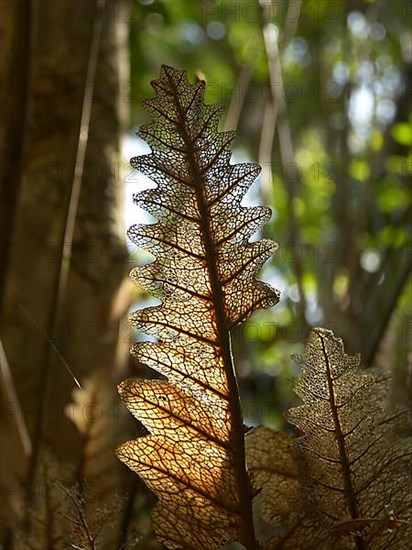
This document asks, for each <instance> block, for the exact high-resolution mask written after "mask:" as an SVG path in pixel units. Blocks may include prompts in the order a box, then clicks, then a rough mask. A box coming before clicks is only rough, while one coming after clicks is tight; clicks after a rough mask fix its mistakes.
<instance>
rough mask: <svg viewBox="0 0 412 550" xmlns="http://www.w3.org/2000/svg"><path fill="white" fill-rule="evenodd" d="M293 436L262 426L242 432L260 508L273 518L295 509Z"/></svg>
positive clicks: (296, 483) (296, 485)
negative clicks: (244, 435) (258, 494)
mask: <svg viewBox="0 0 412 550" xmlns="http://www.w3.org/2000/svg"><path fill="white" fill-rule="evenodd" d="M292 443H293V438H292V437H291V436H288V435H286V434H284V433H281V432H276V431H274V430H271V429H270V428H266V427H264V426H258V427H257V428H254V429H253V430H251V431H250V432H248V434H247V435H246V457H247V463H248V467H249V471H250V472H251V473H252V475H253V485H254V487H255V489H256V490H258V491H261V495H260V512H261V514H262V517H263V519H265V520H266V521H268V522H274V521H276V520H279V519H282V518H288V517H289V516H290V514H292V513H294V512H295V511H297V509H298V504H299V497H300V494H299V493H300V484H299V479H298V465H297V461H296V457H295V453H294V451H293V448H292Z"/></svg>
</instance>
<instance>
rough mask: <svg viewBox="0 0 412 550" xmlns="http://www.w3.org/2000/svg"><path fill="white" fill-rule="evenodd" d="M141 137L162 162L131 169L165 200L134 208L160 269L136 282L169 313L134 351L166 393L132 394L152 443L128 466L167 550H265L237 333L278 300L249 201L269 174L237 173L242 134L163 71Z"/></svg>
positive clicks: (200, 90) (261, 214)
mask: <svg viewBox="0 0 412 550" xmlns="http://www.w3.org/2000/svg"><path fill="white" fill-rule="evenodd" d="M153 87H154V89H155V90H156V94H157V95H156V97H155V98H154V99H150V100H146V101H145V102H144V106H145V108H146V110H147V111H148V113H149V114H150V115H151V117H152V123H151V124H150V125H148V126H145V127H143V128H141V130H140V132H139V135H140V136H141V137H142V138H143V139H145V140H146V141H147V142H148V143H149V145H150V146H151V149H152V153H151V154H149V155H143V156H140V157H137V158H134V159H132V161H131V164H132V165H133V166H134V167H135V168H137V169H138V170H139V171H141V172H142V173H143V174H145V175H147V176H148V177H150V178H151V179H152V180H153V181H154V182H155V183H156V184H157V188H156V189H150V190H148V191H144V192H143V193H140V194H139V195H138V196H137V198H136V203H137V204H138V205H139V206H142V207H143V208H145V209H146V210H147V211H148V212H150V213H151V214H153V215H154V216H155V217H156V218H157V219H158V222H157V223H155V224H153V225H146V226H134V227H132V228H131V229H130V231H129V236H130V237H131V239H132V240H133V241H134V242H136V243H137V244H138V245H139V246H141V247H143V248H144V249H146V250H148V251H149V252H151V253H152V254H153V255H154V256H155V257H156V260H155V261H154V262H153V263H151V264H149V265H146V266H144V267H141V268H137V269H135V270H134V271H133V272H132V278H133V279H134V280H135V281H136V282H137V283H138V284H139V285H141V286H143V287H144V288H146V289H147V290H149V291H150V292H151V293H152V294H154V295H155V296H157V297H159V298H161V299H162V304H161V305H160V306H156V307H151V308H147V309H144V310H142V311H138V312H136V313H134V314H133V315H132V316H131V321H132V323H133V324H134V325H135V326H137V327H138V328H139V329H140V330H142V331H143V332H145V333H146V334H149V335H152V336H154V337H155V338H156V339H157V340H158V341H157V342H156V343H154V342H144V343H141V344H138V345H136V346H134V347H133V350H132V351H133V353H134V354H135V355H136V356H137V358H138V359H139V361H141V362H143V363H146V364H147V365H148V366H150V367H152V368H153V369H155V370H156V371H157V372H158V373H160V374H162V375H164V376H165V377H166V378H167V380H146V381H138V380H128V381H126V382H124V383H123V384H121V386H120V394H121V397H122V400H123V402H124V403H125V405H126V406H127V408H128V409H129V410H130V411H131V412H132V413H133V414H134V416H135V417H136V418H137V419H139V420H140V421H141V422H142V423H143V424H144V426H145V427H146V428H147V429H148V430H149V432H150V435H148V436H145V437H141V438H138V439H137V440H135V441H130V442H128V443H125V444H124V445H122V446H121V447H120V448H119V450H118V455H119V458H120V459H121V460H123V461H124V462H125V463H126V464H127V465H128V466H129V467H130V468H132V469H133V470H135V471H136V472H137V473H138V474H139V475H140V476H141V477H142V479H143V480H144V481H145V482H146V484H147V485H148V486H149V487H150V488H151V489H152V490H153V491H154V492H155V494H156V495H157V496H158V499H159V500H158V504H157V506H156V508H155V511H154V513H153V525H154V529H155V532H156V533H157V536H158V538H159V540H160V541H162V542H163V543H164V544H165V545H166V546H167V547H168V548H170V549H184V550H189V549H193V550H199V549H200V548H202V549H205V550H213V549H218V548H220V547H221V546H223V545H224V544H225V543H227V542H229V541H232V540H238V541H240V542H242V543H243V544H244V545H245V546H247V548H249V549H253V548H257V545H256V541H255V537H254V532H253V521H252V506H251V500H252V496H251V487H250V482H249V478H248V474H247V471H246V467H245V457H244V437H243V433H244V431H243V424H242V417H241V412H240V405H239V397H238V391H237V384H236V378H235V374H234V370H233V364H232V357H231V349H230V339H229V330H230V329H231V328H232V327H234V326H235V325H236V324H238V323H240V322H241V321H242V320H244V319H245V318H247V317H248V316H249V315H250V314H251V313H252V312H253V311H254V310H255V309H256V308H258V307H269V306H271V305H274V304H275V303H277V301H278V294H277V292H275V291H274V290H273V289H271V288H270V287H269V286H267V285H265V284H264V283H262V282H260V281H257V280H256V279H255V275H256V273H257V272H258V271H259V269H260V268H261V267H262V265H263V263H264V262H265V261H266V260H267V259H268V258H269V256H270V255H271V254H272V253H273V251H274V250H275V248H276V245H275V244H274V243H272V242H270V241H267V240H261V241H259V242H253V243H249V242H248V239H249V237H250V236H251V235H252V234H253V233H255V232H256V230H257V229H258V228H260V227H261V225H262V224H263V223H265V222H266V221H267V220H268V219H269V217H270V211H269V209H266V208H263V207H255V208H243V207H242V206H241V204H240V203H241V200H242V198H243V196H244V194H245V192H246V191H247V190H248V188H249V186H250V185H251V184H252V183H253V181H254V180H255V178H256V177H257V175H258V173H259V168H258V167H257V166H256V165H253V164H237V165H235V164H230V157H231V152H230V149H229V145H230V143H231V142H232V141H233V139H234V133H233V132H225V133H220V132H218V128H217V127H218V121H219V118H220V116H221V114H222V108H221V107H220V106H216V105H213V106H212V105H205V104H204V103H203V97H204V88H205V83H204V82H203V81H198V82H196V83H195V84H190V83H188V82H187V78H186V73H185V72H184V71H179V70H175V69H172V68H170V67H166V66H163V67H162V70H161V76H160V80H158V81H155V82H154V83H153Z"/></svg>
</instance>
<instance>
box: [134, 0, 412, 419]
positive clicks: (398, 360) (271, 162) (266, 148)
mask: <svg viewBox="0 0 412 550" xmlns="http://www.w3.org/2000/svg"><path fill="white" fill-rule="evenodd" d="M411 21H412V15H411V4H410V3H409V2H403V1H395V2H386V1H366V0H365V1H356V2H351V1H344V0H336V1H335V0H334V1H327V0H309V1H305V2H300V1H299V0H290V1H289V2H287V1H273V2H270V1H263V0H262V1H261V2H258V1H256V2H236V1H223V2H219V1H216V2H214V1H205V2H201V1H192V2H187V1H185V0H182V1H164V2H161V1H155V0H141V1H139V2H136V3H135V5H134V7H133V10H132V11H131V15H130V45H131V47H130V55H131V81H130V97H129V100H130V107H131V122H132V129H133V127H138V126H139V124H141V123H142V121H143V120H145V119H144V118H143V117H144V115H143V114H142V111H141V109H140V106H139V100H140V98H141V97H145V96H150V95H151V94H152V91H151V89H150V87H149V82H150V80H152V79H153V77H154V76H155V77H156V75H157V74H158V69H159V65H160V64H162V63H165V64H170V65H173V66H178V67H183V68H186V69H188V71H189V74H190V75H191V77H192V78H196V76H198V77H200V78H204V79H205V80H206V82H207V91H206V100H207V102H209V103H213V102H217V101H220V102H223V103H224V104H226V119H225V121H224V124H223V125H222V128H225V129H234V128H236V129H237V130H238V132H239V137H238V139H237V141H236V146H235V150H234V157H233V158H234V160H235V161H236V160H238V159H239V160H245V159H246V160H250V161H259V162H260V164H261V165H262V166H263V170H262V175H261V178H260V181H259V182H258V183H257V184H256V186H254V188H253V189H252V190H251V191H250V193H249V195H250V202H255V203H256V202H259V201H260V202H263V203H265V204H269V205H270V206H271V207H272V209H273V217H272V220H271V222H270V223H269V224H268V226H267V227H266V228H265V229H264V233H265V235H266V236H268V237H270V238H272V239H274V240H275V241H277V242H278V243H279V245H280V248H279V251H278V252H277V254H275V256H274V258H273V259H272V261H270V263H269V265H267V266H266V267H265V269H264V271H263V274H262V277H263V278H264V279H265V280H267V281H270V282H271V283H272V284H273V285H274V286H275V287H277V288H280V290H281V302H280V304H279V305H278V306H277V307H276V308H274V309H272V310H269V311H261V312H258V313H256V314H255V315H254V316H253V317H252V318H251V319H250V320H249V321H248V322H247V323H246V324H245V325H244V326H242V327H240V329H238V330H237V331H236V333H235V334H234V335H233V340H234V349H235V353H236V357H237V365H238V369H239V373H240V374H241V376H242V377H244V387H245V392H246V393H247V396H245V402H246V403H247V402H248V401H250V415H251V416H254V417H255V421H262V420H269V421H270V422H274V423H275V424H276V423H279V422H282V421H281V415H282V409H283V408H284V407H286V406H287V404H288V402H289V400H290V399H291V393H290V382H291V380H292V379H293V378H294V376H295V374H296V371H297V367H296V366H294V364H293V362H292V361H291V359H290V355H291V353H294V352H299V351H300V350H301V346H302V342H303V341H304V338H305V336H306V334H307V329H308V327H309V326H311V325H324V326H329V327H331V328H333V329H334V330H335V331H336V334H338V335H340V336H341V337H342V338H344V340H345V343H346V346H347V349H348V351H349V352H351V353H355V352H361V353H362V356H363V358H364V364H365V365H366V366H372V365H373V364H375V363H376V362H377V360H378V358H380V361H381V363H382V364H384V365H385V366H386V368H396V369H397V371H399V372H402V373H403V374H402V375H400V377H401V379H402V383H401V386H402V391H403V392H404V391H405V387H409V391H410V388H411V376H412V375H411V356H410V351H409V352H408V341H409V340H410V336H411V334H410V332H411V331H410V322H411V318H410V308H411V286H410V282H408V275H409V274H410V268H411V257H412V244H411V233H410V222H411V202H410V200H411V187H410V183H411V173H412V157H411V143H412V137H411V122H412V120H411V116H412V114H411V92H412V89H411V85H412V80H411V79H412V42H411V33H410V30H409V27H410V23H411ZM127 151H129V148H127ZM130 151H133V148H132V147H131V149H130ZM134 154H135V153H134ZM136 185H137V186H138V185H139V183H138V182H137V183H136ZM248 199H249V197H248ZM391 331H392V332H393V335H392V336H391V341H392V343H393V346H394V348H391V351H389V349H388V348H387V347H386V348H385V349H386V353H385V354H384V356H383V354H382V353H381V354H380V355H379V353H378V352H379V350H380V347H381V344H382V341H383V339H384V337H385V335H386V336H387V337H388V338H389V333H390V332H391ZM409 345H410V344H409ZM395 348H397V349H399V348H401V349H403V352H402V353H398V354H395V353H394V349H395ZM408 353H409V355H408ZM406 391H407V390H406ZM409 395H410V394H409ZM252 403H253V405H252ZM257 403H260V404H261V405H260V406H259V405H257ZM274 404H276V405H274ZM264 417H268V418H264ZM269 417H270V418H269Z"/></svg>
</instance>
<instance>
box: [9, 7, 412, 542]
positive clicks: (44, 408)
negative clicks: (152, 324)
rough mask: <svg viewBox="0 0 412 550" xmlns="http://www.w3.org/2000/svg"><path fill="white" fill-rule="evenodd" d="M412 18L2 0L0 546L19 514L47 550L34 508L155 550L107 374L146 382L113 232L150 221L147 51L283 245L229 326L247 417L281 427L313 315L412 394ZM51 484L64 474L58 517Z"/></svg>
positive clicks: (398, 393)
mask: <svg viewBox="0 0 412 550" xmlns="http://www.w3.org/2000/svg"><path fill="white" fill-rule="evenodd" d="M411 23H412V3H411V1H410V0H356V1H355V0H353V1H352V0H347V1H344V0H303V1H301V0H260V1H259V0H222V1H219V0H203V1H202V0H69V1H68V0H56V1H55V2H52V3H51V2H50V1H49V0H15V1H14V2H11V1H10V2H8V1H5V2H2V4H1V11H0V38H1V40H2V55H3V60H4V63H1V64H0V77H1V82H2V90H1V91H2V100H3V101H2V102H1V104H0V106H1V108H2V110H3V112H2V114H4V116H2V121H1V130H2V132H1V135H0V161H1V162H0V165H1V167H2V169H1V172H0V180H1V189H0V190H1V201H0V206H1V216H0V223H1V227H0V249H1V254H2V258H1V260H2V261H1V262H0V321H1V322H0V329H1V330H0V363H1V371H0V374H1V385H0V390H1V398H2V404H1V405H2V409H1V416H0V423H1V440H0V442H1V444H2V453H1V460H2V463H1V491H2V503H3V501H4V504H5V505H4V506H3V507H2V510H1V513H0V519H1V529H0V536H1V540H2V543H4V548H11V547H13V541H15V540H16V537H17V539H18V537H19V536H20V535H21V533H20V535H19V531H18V530H17V535H16V529H15V528H16V526H17V525H19V522H20V526H21V525H22V523H21V521H22V520H23V524H24V525H25V527H24V528H23V527H20V530H23V532H24V534H23V539H24V540H27V541H28V542H29V543H30V546H28V547H30V548H45V547H48V548H61V547H62V544H63V542H62V539H61V538H59V537H60V535H59V534H58V533H57V534H56V539H55V540H56V541H57V542H56V543H54V542H53V544H52V543H51V542H50V529H48V526H49V523H48V522H52V523H53V525H55V524H56V523H57V524H59V522H61V521H62V519H61V518H62V517H63V515H64V516H72V517H73V518H74V520H73V521H72V524H76V525H80V524H82V525H83V524H84V521H85V520H87V521H86V523H87V522H89V525H91V526H92V527H91V529H92V531H93V529H95V530H96V533H99V532H101V533H104V535H102V537H104V540H103V541H101V540H99V543H98V545H97V546H96V547H98V548H108V549H110V550H111V549H112V548H127V547H133V548H141V549H143V550H144V549H150V548H159V545H157V543H156V542H155V541H154V539H153V537H152V536H151V534H150V526H149V516H150V509H151V508H152V505H153V499H152V497H151V496H150V495H149V494H148V493H147V491H146V490H145V488H144V487H143V485H142V483H141V482H140V481H139V480H138V479H137V476H135V475H132V474H131V472H129V471H128V470H127V469H126V468H125V467H123V466H122V465H121V464H120V463H119V461H117V460H116V459H115V457H114V453H113V450H114V448H115V446H116V445H117V444H118V443H119V442H120V441H125V440H127V439H129V438H130V437H131V434H132V435H136V432H139V429H138V428H136V424H135V423H133V422H132V421H131V419H130V415H128V414H126V413H125V411H124V409H123V408H122V407H121V405H120V403H119V398H118V396H117V393H116V382H118V381H119V380H121V379H124V378H125V377H126V376H128V375H137V376H148V375H153V373H150V372H148V371H147V369H145V367H144V365H138V364H137V363H136V361H135V360H132V359H131V358H130V357H129V355H128V347H129V344H130V343H131V342H132V341H133V340H135V339H136V338H142V337H143V336H142V335H139V334H135V333H134V332H133V330H132V328H131V327H130V325H129V324H128V322H127V312H128V311H129V310H130V309H135V308H136V307H139V308H140V307H144V306H145V305H147V304H150V303H151V301H150V300H151V299H150V297H149V296H145V295H143V293H142V292H141V291H140V290H139V289H137V288H136V287H134V288H133V289H132V290H131V283H130V280H129V279H128V277H127V272H128V271H129V270H130V268H131V267H132V266H133V265H134V264H136V263H141V262H144V261H145V260H146V259H147V255H145V254H143V253H142V252H141V251H138V250H136V249H135V248H134V246H133V245H132V244H131V243H126V242H125V229H126V227H127V226H128V225H131V224H132V223H145V222H147V221H150V220H151V218H150V216H148V215H147V214H144V212H142V211H140V210H139V209H138V208H137V206H134V205H133V202H132V194H133V193H135V192H138V191H139V190H142V189H144V188H145V187H146V186H147V185H149V184H150V182H148V181H147V179H146V178H144V177H143V176H141V175H140V174H138V173H135V172H134V170H133V169H132V168H131V166H130V164H129V160H130V157H132V156H136V155H139V154H142V153H144V152H145V151H147V146H146V145H145V144H144V143H142V142H141V141H140V140H139V139H138V138H137V137H136V136H135V132H136V130H137V129H138V127H139V126H140V125H141V124H142V123H145V122H147V118H146V115H145V114H144V112H143V110H142V108H141V106H140V101H141V99H143V98H145V97H150V96H152V95H153V90H152V88H151V87H150V81H151V80H153V79H156V78H158V76H159V69H160V65H161V64H169V65H172V66H175V67H178V68H185V69H187V70H188V73H189V78H190V79H192V80H194V79H195V78H202V79H205V80H206V82H207V90H206V101H207V102H208V103H215V102H222V103H223V104H224V105H225V107H226V109H225V113H226V114H225V118H224V120H222V124H221V127H222V130H224V129H237V130H238V138H237V140H236V142H235V146H234V150H233V162H241V161H252V162H259V163H260V164H261V166H262V172H261V176H260V177H259V179H258V181H257V182H256V184H254V185H253V187H252V188H251V190H250V191H249V193H248V195H247V197H246V198H245V204H253V203H254V204H258V203H261V204H267V205H269V206H270V207H271V208H272V210H273V216H272V219H271V221H270V222H269V223H268V224H267V226H266V227H265V228H264V229H263V231H262V234H264V235H265V236H266V237H269V238H272V239H273V240H275V241H277V242H278V243H279V250H278V252H277V253H276V254H275V255H274V257H273V259H271V260H270V261H269V262H268V263H267V264H266V265H265V267H264V269H263V271H262V274H261V278H262V279H264V280H266V281H268V282H270V283H271V284H272V285H273V286H275V287H276V288H278V289H280V291H281V301H280V303H279V304H278V305H277V306H276V307H275V308H272V309H270V310H265V311H259V312H257V313H255V314H254V315H253V316H252V317H251V318H250V319H249V320H248V321H247V322H246V323H245V324H244V325H242V326H241V327H238V329H237V330H235V331H234V332H233V335H232V340H233V348H234V354H235V360H236V366H237V370H238V373H239V381H240V388H241V392H242V395H243V400H242V402H243V409H244V415H245V421H246V422H247V423H255V424H258V423H266V424H269V425H272V426H276V427H286V426H284V423H285V421H284V419H283V412H284V411H285V409H286V408H287V407H288V406H290V404H291V401H292V400H293V399H294V397H293V393H292V389H291V388H292V384H293V381H294V379H295V378H296V376H297V375H298V373H299V363H298V362H295V361H294V360H293V359H292V358H291V356H292V355H293V354H299V353H300V352H301V351H302V345H303V342H304V340H305V338H306V336H307V334H308V330H309V328H310V327H311V326H314V325H320V326H326V327H329V328H332V329H333V330H334V331H335V334H336V335H337V336H340V337H342V338H343V339H344V341H345V345H346V349H347V351H348V352H349V353H359V352H360V353H362V357H363V364H364V365H365V367H367V368H369V367H374V366H379V367H381V368H384V369H386V370H391V371H392V372H393V373H394V380H395V384H394V399H395V400H396V401H400V400H404V401H407V400H409V403H412V365H411V364H412V352H411V332H412V317H411V305H412V284H411V281H410V273H411V262H412V235H411V174H412V156H411V144H412V136H411V126H412V124H411V123H412V120H411V118H412V113H411V97H412V38H411V31H410V28H411ZM260 236H261V235H257V236H256V238H259V237H260ZM73 375H75V377H76V379H77V381H78V383H79V385H80V386H81V388H79V387H78V388H77V389H76V390H75V391H74V393H73V389H74V388H75V387H76V385H77V381H76V380H75V379H74V378H73ZM139 433H142V432H141V430H140V432H139ZM50 452H52V455H51V454H50ZM51 456H53V458H50V457H51ZM96 456H99V460H96ZM44 457H46V458H44ZM44 464H46V466H47V468H45V467H44ZM46 470H47V471H46ZM50 479H57V481H58V483H59V484H62V483H64V486H65V487H68V486H69V487H71V488H72V489H71V490H70V491H69V492H67V489H66V488H65V489H64V495H66V494H67V495H68V497H69V499H68V500H69V502H68V504H67V506H68V509H69V512H67V511H66V512H64V514H63V515H62V511H61V510H58V511H57V512H56V513H57V514H58V519H57V520H56V517H57V516H56V517H54V509H51V508H50V506H49V502H48V501H47V495H48V492H47V491H45V490H44V487H49V485H50V483H49V481H48V480H50ZM102 479H104V480H105V483H104V484H102V483H101V480H102ZM39 487H40V489H41V490H40V491H37V489H38V488H39ZM59 487H60V485H59ZM73 487H75V489H73ZM91 488H95V489H96V488H97V489H99V490H98V491H97V494H94V493H93V491H91V490H89V489H91ZM116 488H117V489H116ZM11 489H12V490H11ZM3 497H4V498H3ZM35 497H37V498H35ZM63 500H64V499H63ZM66 500H67V499H66ZM34 501H36V502H34ZM56 503H57V501H54V504H56ZM52 508H53V507H52ZM44 510H46V511H48V516H47V515H46V516H45V512H44ZM107 510H110V511H112V513H111V514H110V521H109V519H108V516H107ZM78 514H80V516H79V517H78ZM33 518H34V519H33ZM30 524H31V525H32V526H33V525H34V526H36V525H41V526H42V527H41V529H37V530H36V529H34V530H33V529H32V531H31V534H30V536H29V535H28V532H29V531H30V529H31V527H30ZM103 527H104V528H103ZM27 529H29V531H27ZM92 534H93V533H92ZM90 535H91V533H90V532H85V531H84V530H83V531H82V532H76V533H75V534H71V535H70V537H71V538H70V537H69V535H67V532H66V539H65V542H64V544H67V537H69V540H70V541H71V543H72V544H75V545H77V546H75V547H87V548H89V547H90V545H89V546H88V544H89V543H87V540H88V539H90ZM93 536H94V535H93ZM96 537H97V535H96ZM136 540H140V542H139V545H138V546H136ZM84 541H86V542H84ZM23 547H24V546H23Z"/></svg>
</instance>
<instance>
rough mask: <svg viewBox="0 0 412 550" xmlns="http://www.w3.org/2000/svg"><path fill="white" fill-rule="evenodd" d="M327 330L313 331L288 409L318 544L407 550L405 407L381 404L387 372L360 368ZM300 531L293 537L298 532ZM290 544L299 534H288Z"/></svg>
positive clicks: (411, 448)
mask: <svg viewBox="0 0 412 550" xmlns="http://www.w3.org/2000/svg"><path fill="white" fill-rule="evenodd" d="M359 364H360V359H359V357H358V356H356V357H350V356H348V355H346V354H345V353H344V348H343V343H342V341H341V340H340V339H338V338H335V337H334V335H333V333H332V332H331V331H328V330H325V329H315V330H313V331H312V333H311V336H310V339H309V342H308V345H307V348H306V352H305V358H304V369H303V376H302V379H301V380H300V382H299V383H298V384H297V386H296V393H297V394H298V395H299V396H300V397H301V398H302V400H303V401H304V405H302V406H300V407H297V408H295V409H292V410H291V411H289V414H288V418H289V420H290V421H291V422H292V423H293V424H294V425H295V426H297V427H298V428H299V429H300V430H301V431H302V432H303V435H302V437H300V438H299V439H298V440H297V441H296V443H295V446H296V449H297V451H298V453H299V455H300V460H301V463H302V471H303V474H304V480H303V483H304V487H305V492H306V499H307V506H308V509H310V510H311V514H312V518H313V521H314V522H315V523H314V525H313V527H312V528H311V530H312V534H310V533H309V532H308V536H311V537H312V538H311V540H314V541H316V542H315V543H312V544H314V546H313V547H316V548H325V549H326V548H331V547H333V548H335V547H337V548H356V549H357V550H360V549H366V548H368V549H369V548H373V549H374V550H381V549H382V550H383V549H384V548H396V549H405V550H406V549H407V548H410V544H411V541H412V475H411V473H412V469H411V465H412V445H411V440H410V439H409V440H406V439H402V438H401V437H400V435H399V428H400V426H401V424H402V423H403V422H405V421H406V416H407V411H406V410H405V409H400V410H397V411H387V410H385V408H384V407H385V398H386V397H387V396H388V394H389V386H390V382H389V379H388V377H386V378H382V377H381V376H378V375H377V374H374V373H366V372H364V371H361V370H360V368H359ZM300 536H301V535H299V537H300ZM293 540H294V541H295V544H296V546H295V547H296V548H300V546H298V544H299V542H298V541H301V539H300V538H294V539H293Z"/></svg>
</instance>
